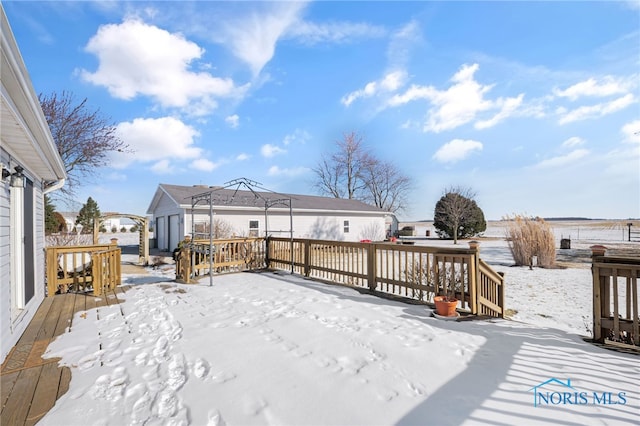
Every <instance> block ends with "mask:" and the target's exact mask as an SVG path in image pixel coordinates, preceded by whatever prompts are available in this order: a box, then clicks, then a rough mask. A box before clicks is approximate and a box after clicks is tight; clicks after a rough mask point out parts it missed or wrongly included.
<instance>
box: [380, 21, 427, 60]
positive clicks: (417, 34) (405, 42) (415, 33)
mask: <svg viewBox="0 0 640 426" xmlns="http://www.w3.org/2000/svg"><path fill="white" fill-rule="evenodd" d="M421 39H422V34H421V29H420V24H419V23H418V21H416V20H411V21H409V22H408V23H407V24H405V25H403V26H402V27H401V28H400V29H399V30H398V31H395V32H394V33H393V34H392V35H391V38H390V40H389V45H388V46H387V57H388V58H389V63H390V64H391V66H392V67H401V68H404V67H405V66H406V64H407V62H408V61H409V57H410V49H411V47H412V46H413V45H414V44H415V43H416V42H418V41H420V40H421Z"/></svg>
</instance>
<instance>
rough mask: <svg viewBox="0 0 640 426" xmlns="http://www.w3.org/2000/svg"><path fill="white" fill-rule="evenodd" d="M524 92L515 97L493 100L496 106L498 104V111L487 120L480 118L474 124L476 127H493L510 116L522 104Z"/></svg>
mask: <svg viewBox="0 0 640 426" xmlns="http://www.w3.org/2000/svg"><path fill="white" fill-rule="evenodd" d="M523 99H524V94H520V95H519V96H518V97H516V98H506V99H504V98H498V99H497V100H496V101H495V105H496V106H500V111H499V112H498V113H497V114H496V115H494V116H493V117H491V118H490V119H488V120H480V121H477V122H476V123H475V124H474V127H475V128H476V129H487V128H489V127H493V126H495V125H496V124H498V123H500V122H501V121H503V120H505V119H506V118H509V117H511V116H512V115H513V114H514V112H515V111H516V110H517V109H518V108H519V107H520V105H522V100H523Z"/></svg>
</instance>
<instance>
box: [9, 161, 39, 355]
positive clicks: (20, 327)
mask: <svg viewBox="0 0 640 426" xmlns="http://www.w3.org/2000/svg"><path fill="white" fill-rule="evenodd" d="M1 154H2V156H1V157H0V158H1V159H2V163H4V164H8V158H5V156H4V155H5V153H4V152H3V153H1ZM25 174H27V175H28V176H29V177H31V178H32V176H33V175H32V174H30V173H29V171H28V170H25ZM32 179H33V178H32ZM33 181H34V191H33V192H34V200H33V201H34V228H35V229H34V253H32V254H31V253H25V256H29V255H33V256H34V259H35V262H34V269H35V272H34V273H35V286H36V288H35V294H34V296H33V297H32V298H31V300H30V301H29V303H27V305H26V306H25V308H24V309H22V310H21V311H18V312H16V311H14V308H13V306H12V298H13V297H12V296H13V295H12V292H11V253H10V239H9V236H10V235H9V234H10V206H9V203H10V189H9V184H8V183H4V182H2V183H0V248H2V250H0V294H2V297H0V315H1V317H0V362H2V361H4V359H5V357H6V356H7V354H8V353H9V351H10V350H11V348H12V347H13V346H14V345H15V344H16V343H17V341H18V339H20V336H21V335H22V333H23V332H24V330H25V328H26V327H27V325H28V324H29V321H31V318H33V315H35V312H36V310H37V309H38V307H39V306H40V303H42V300H43V298H44V287H45V283H44V198H43V193H42V182H41V181H40V180H37V179H33Z"/></svg>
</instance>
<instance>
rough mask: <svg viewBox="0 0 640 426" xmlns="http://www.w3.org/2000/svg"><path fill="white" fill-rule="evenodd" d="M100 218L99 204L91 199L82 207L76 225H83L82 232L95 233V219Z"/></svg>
mask: <svg viewBox="0 0 640 426" xmlns="http://www.w3.org/2000/svg"><path fill="white" fill-rule="evenodd" d="M99 217H100V209H99V208H98V203H96V202H95V201H94V200H93V198H91V197H89V198H88V199H87V202H86V203H85V204H84V205H83V206H82V208H81V209H80V211H79V212H78V217H77V218H76V225H77V224H80V225H82V232H83V233H84V232H93V223H94V221H95V219H97V218H99Z"/></svg>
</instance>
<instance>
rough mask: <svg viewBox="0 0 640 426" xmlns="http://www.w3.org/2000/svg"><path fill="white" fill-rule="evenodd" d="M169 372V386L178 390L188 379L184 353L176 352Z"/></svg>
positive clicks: (170, 363)
mask: <svg viewBox="0 0 640 426" xmlns="http://www.w3.org/2000/svg"><path fill="white" fill-rule="evenodd" d="M168 374H169V378H168V380H167V386H169V388H170V389H172V390H174V391H177V390H178V389H180V388H181V387H182V386H183V385H184V384H185V382H186V381H187V372H186V368H185V362H184V355H183V354H181V353H179V354H175V355H174V356H173V357H172V358H171V361H170V362H169V368H168Z"/></svg>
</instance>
